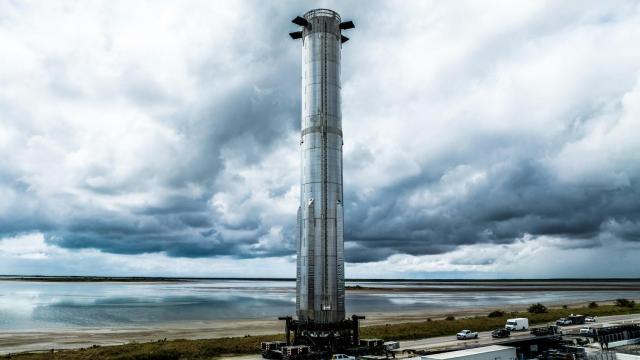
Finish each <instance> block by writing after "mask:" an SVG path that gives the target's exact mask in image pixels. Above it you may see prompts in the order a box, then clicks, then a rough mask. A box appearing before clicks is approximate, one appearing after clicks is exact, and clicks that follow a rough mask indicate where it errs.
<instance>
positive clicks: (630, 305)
mask: <svg viewBox="0 0 640 360" xmlns="http://www.w3.org/2000/svg"><path fill="white" fill-rule="evenodd" d="M616 306H621V307H628V308H633V307H635V306H636V302H635V301H633V300H628V299H616Z"/></svg>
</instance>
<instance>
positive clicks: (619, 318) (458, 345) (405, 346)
mask: <svg viewBox="0 0 640 360" xmlns="http://www.w3.org/2000/svg"><path fill="white" fill-rule="evenodd" d="M634 322H638V323H640V314H632V315H613V316H601V317H598V321H597V322H596V323H595V324H593V325H594V326H601V325H602V324H605V323H606V324H623V323H627V324H628V323H634ZM536 326H541V325H536ZM584 326H585V325H573V326H563V327H562V331H563V332H564V333H567V332H578V331H579V330H580V328H581V327H584ZM460 330H462V329H460ZM471 330H473V329H471ZM530 337H531V334H530V333H529V331H523V332H512V333H511V336H510V338H507V339H494V338H492V337H491V331H482V332H479V333H478V339H474V340H457V339H456V337H455V335H453V336H441V337H434V338H428V339H420V340H412V341H402V342H400V345H401V347H400V349H398V350H396V352H397V353H400V354H401V353H407V352H409V351H411V350H428V351H436V350H438V351H439V350H449V349H456V350H459V349H464V348H470V347H478V346H483V345H499V344H501V343H505V342H509V341H511V340H513V339H519V338H521V339H523V340H524V339H525V338H530Z"/></svg>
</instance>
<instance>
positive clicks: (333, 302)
mask: <svg viewBox="0 0 640 360" xmlns="http://www.w3.org/2000/svg"><path fill="white" fill-rule="evenodd" d="M304 18H305V19H306V20H307V21H308V24H309V26H306V27H305V28H304V29H303V31H302V44H303V45H302V124H301V125H302V126H301V139H300V153H301V162H302V172H301V189H300V208H299V209H298V258H297V279H296V280H297V281H296V285H297V286H296V289H297V293H296V313H297V316H298V319H299V320H302V321H306V320H311V321H314V322H317V323H334V322H338V321H341V320H344V318H345V308H344V244H343V241H344V240H343V224H344V219H343V201H342V144H343V142H342V115H341V110H340V51H341V47H342V44H341V33H340V16H339V15H338V14H337V13H335V12H333V11H331V10H325V9H320V10H312V11H309V12H308V13H306V14H305V15H304Z"/></svg>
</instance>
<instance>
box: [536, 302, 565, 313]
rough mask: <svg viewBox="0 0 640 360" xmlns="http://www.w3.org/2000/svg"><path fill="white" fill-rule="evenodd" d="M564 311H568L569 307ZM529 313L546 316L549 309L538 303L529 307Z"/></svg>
mask: <svg viewBox="0 0 640 360" xmlns="http://www.w3.org/2000/svg"><path fill="white" fill-rule="evenodd" d="M563 308H564V309H567V308H568V306H567V307H563ZM527 311H528V312H530V313H532V314H544V313H546V312H548V311H549V309H547V307H546V306H544V305H542V304H540V303H537V304H533V305H531V306H529V308H528V309H527Z"/></svg>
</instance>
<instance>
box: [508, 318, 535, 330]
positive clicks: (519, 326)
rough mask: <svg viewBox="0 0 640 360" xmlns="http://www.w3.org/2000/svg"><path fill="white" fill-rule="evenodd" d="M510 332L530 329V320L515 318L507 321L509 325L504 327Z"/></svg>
mask: <svg viewBox="0 0 640 360" xmlns="http://www.w3.org/2000/svg"><path fill="white" fill-rule="evenodd" d="M504 328H505V329H507V330H509V331H519V330H527V329H529V319H527V318H515V319H507V323H506V325H505V326H504Z"/></svg>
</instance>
